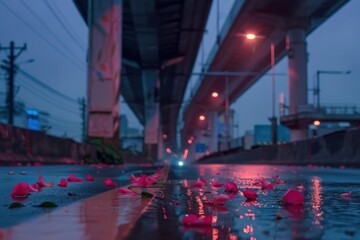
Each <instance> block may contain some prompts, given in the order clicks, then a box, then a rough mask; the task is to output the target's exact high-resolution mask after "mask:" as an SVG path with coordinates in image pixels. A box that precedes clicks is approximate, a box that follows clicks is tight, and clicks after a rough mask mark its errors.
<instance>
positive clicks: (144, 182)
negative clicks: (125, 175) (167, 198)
mask: <svg viewBox="0 0 360 240" xmlns="http://www.w3.org/2000/svg"><path fill="white" fill-rule="evenodd" d="M130 182H131V183H132V185H137V186H142V187H146V186H150V185H153V184H154V183H155V182H157V176H154V175H153V176H147V175H146V174H141V176H140V177H136V176H134V175H133V174H132V175H131V176H130Z"/></svg>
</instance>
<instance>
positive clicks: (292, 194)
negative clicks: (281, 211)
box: [282, 188, 304, 205]
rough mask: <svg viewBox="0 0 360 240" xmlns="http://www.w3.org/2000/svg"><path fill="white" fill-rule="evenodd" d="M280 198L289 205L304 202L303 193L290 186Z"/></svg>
mask: <svg viewBox="0 0 360 240" xmlns="http://www.w3.org/2000/svg"><path fill="white" fill-rule="evenodd" d="M282 200H283V201H284V203H285V204H290V205H297V204H304V195H303V194H302V193H301V192H300V191H298V190H296V189H292V188H290V189H289V190H287V192H286V193H285V194H284V196H283V198H282Z"/></svg>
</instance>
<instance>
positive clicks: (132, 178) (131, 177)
mask: <svg viewBox="0 0 360 240" xmlns="http://www.w3.org/2000/svg"><path fill="white" fill-rule="evenodd" d="M138 180H139V178H138V177H135V175H134V174H131V176H130V182H131V183H136V182H137V181H138Z"/></svg>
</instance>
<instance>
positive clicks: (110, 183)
mask: <svg viewBox="0 0 360 240" xmlns="http://www.w3.org/2000/svg"><path fill="white" fill-rule="evenodd" d="M104 184H105V186H107V187H116V183H115V182H114V181H113V180H112V179H110V178H106V179H105V180H104Z"/></svg>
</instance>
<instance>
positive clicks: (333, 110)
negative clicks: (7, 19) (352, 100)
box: [280, 104, 360, 117]
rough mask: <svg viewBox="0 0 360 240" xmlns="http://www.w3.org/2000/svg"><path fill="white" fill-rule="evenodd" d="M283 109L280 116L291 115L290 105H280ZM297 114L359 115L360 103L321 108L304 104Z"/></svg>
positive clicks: (297, 109) (299, 107)
mask: <svg viewBox="0 0 360 240" xmlns="http://www.w3.org/2000/svg"><path fill="white" fill-rule="evenodd" d="M280 109H282V110H281V111H280V116H281V117H284V116H288V115H290V114H289V112H290V110H289V107H287V106H283V107H280ZM295 112H296V113H297V114H299V113H322V114H328V115H357V114H360V106H359V105H339V104H338V105H336V104H334V105H322V106H321V107H320V108H317V107H314V106H313V105H303V106H298V107H297V108H296V111H295Z"/></svg>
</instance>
